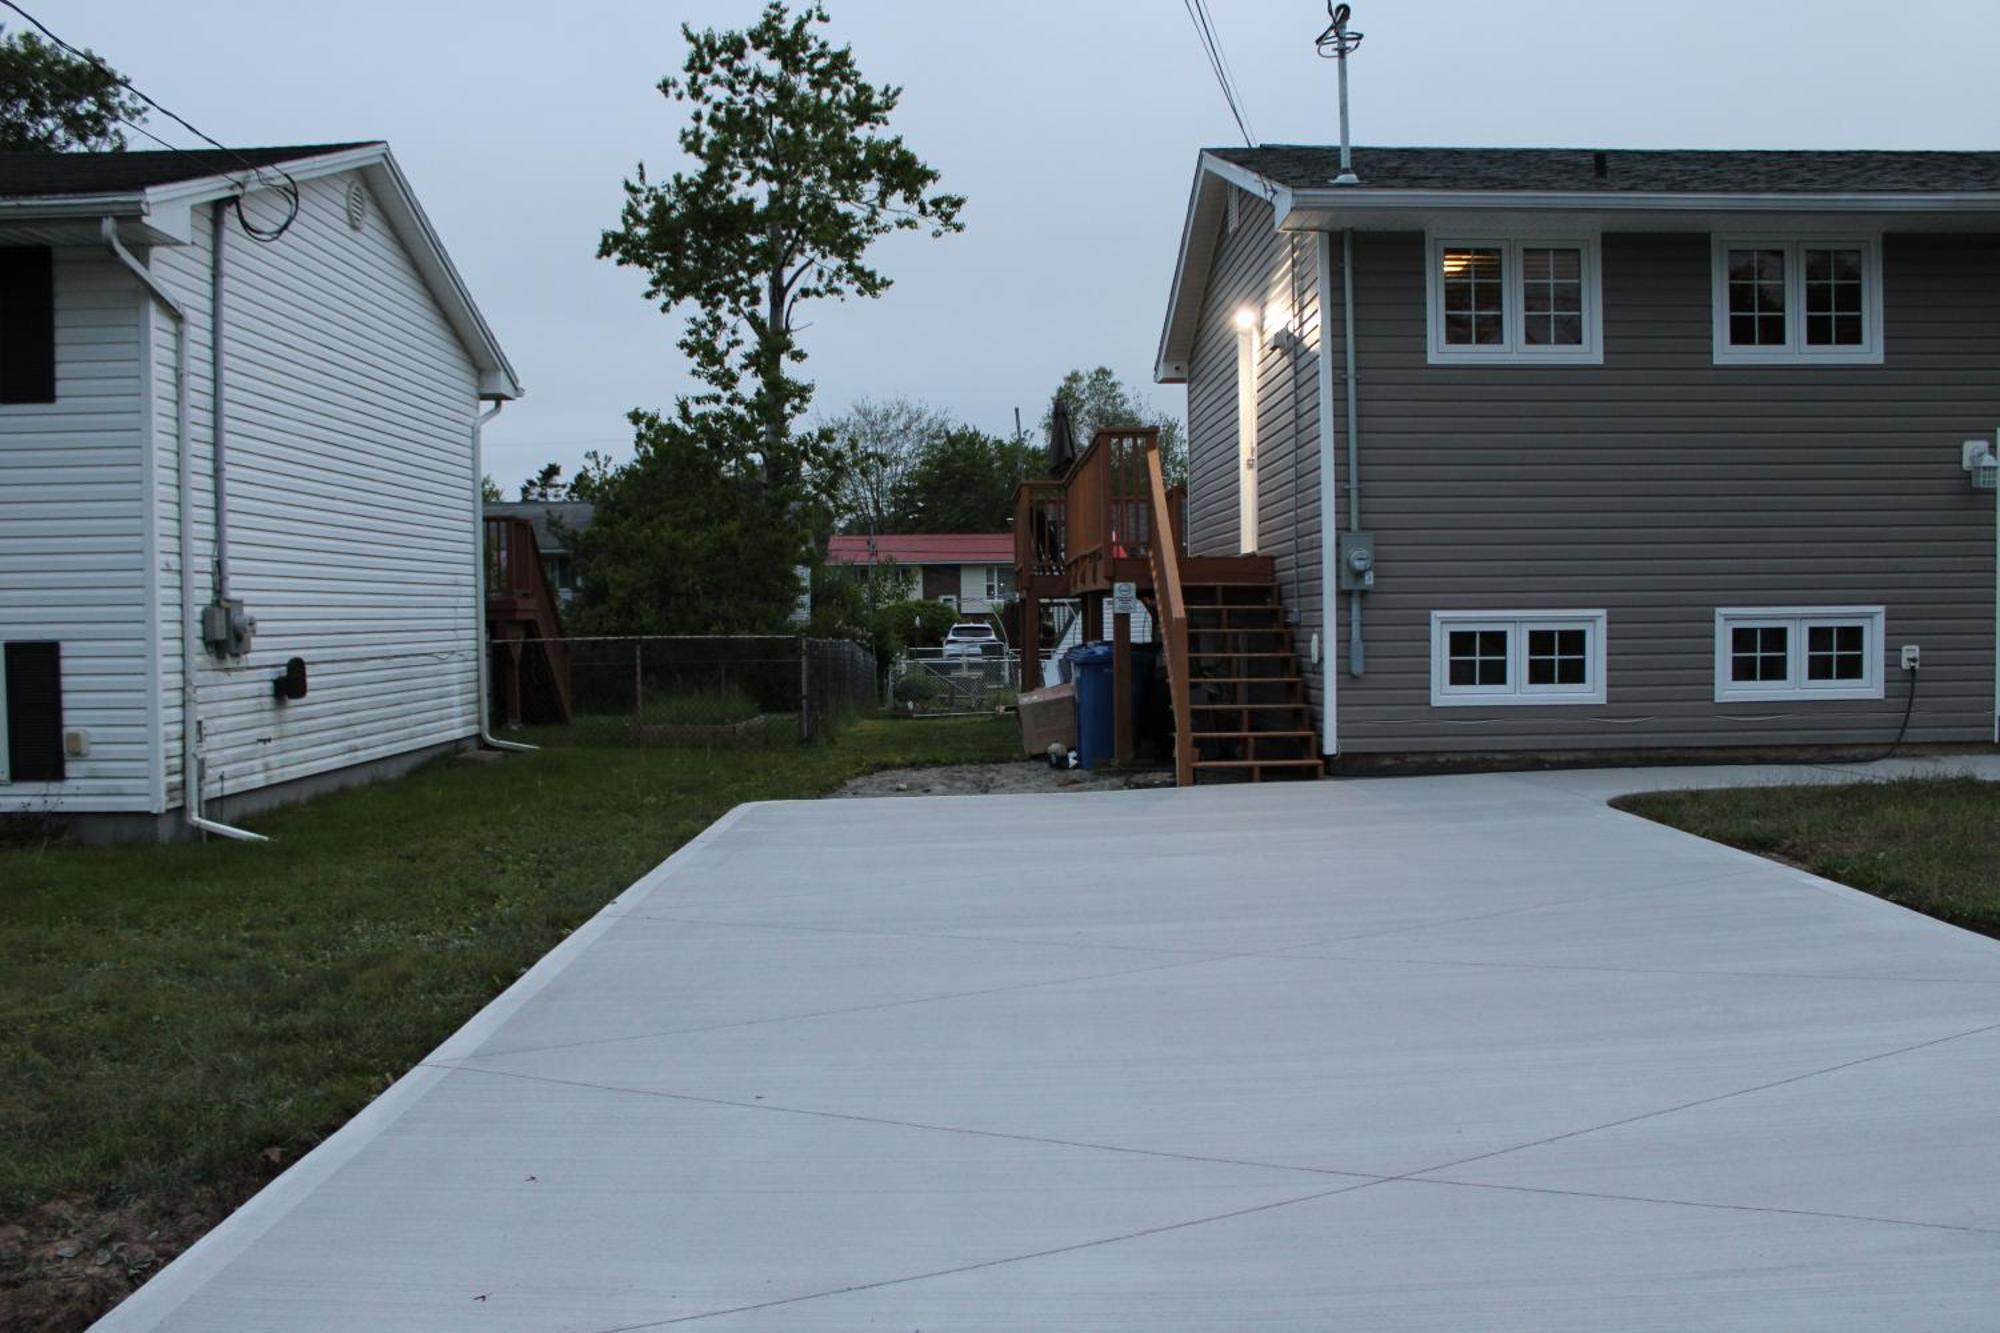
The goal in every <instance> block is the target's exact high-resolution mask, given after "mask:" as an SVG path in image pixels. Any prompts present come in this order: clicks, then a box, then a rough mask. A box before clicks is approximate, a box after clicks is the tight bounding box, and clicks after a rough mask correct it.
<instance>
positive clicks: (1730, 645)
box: [1715, 606, 1884, 703]
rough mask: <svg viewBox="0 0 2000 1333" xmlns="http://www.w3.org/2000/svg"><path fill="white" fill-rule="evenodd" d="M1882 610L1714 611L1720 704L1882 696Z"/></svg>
mask: <svg viewBox="0 0 2000 1333" xmlns="http://www.w3.org/2000/svg"><path fill="white" fill-rule="evenodd" d="M1883 621H1884V613H1883V609H1882V608H1881V607H1879V606H1803V607H1801V606H1779V607H1772V606H1733V607H1721V608H1719V609H1717V611H1716V613H1715V699H1716V702H1717V703H1735V702H1741V701H1744V700H1770V699H1880V698H1881V697H1882V693H1883V688H1882V687H1883V671H1882V651H1883V650H1882V644H1883Z"/></svg>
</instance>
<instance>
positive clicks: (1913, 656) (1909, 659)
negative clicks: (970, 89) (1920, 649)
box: [1903, 643, 1917, 671]
mask: <svg viewBox="0 0 2000 1333" xmlns="http://www.w3.org/2000/svg"><path fill="white" fill-rule="evenodd" d="M1916 669H1917V645H1916V644H1914V643H1906V644H1904V645H1903V670H1905V671H1915V670H1916Z"/></svg>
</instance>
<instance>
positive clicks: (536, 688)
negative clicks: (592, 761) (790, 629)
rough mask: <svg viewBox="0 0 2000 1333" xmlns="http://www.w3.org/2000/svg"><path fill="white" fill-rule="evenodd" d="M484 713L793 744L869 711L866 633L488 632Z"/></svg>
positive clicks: (645, 737) (636, 738)
mask: <svg viewBox="0 0 2000 1333" xmlns="http://www.w3.org/2000/svg"><path fill="white" fill-rule="evenodd" d="M492 654H493V662H492V668H493V669H492V671H491V673H490V679H491V682H492V686H493V700H492V715H493V718H494V720H495V721H496V722H500V723H503V724H506V725H520V724H523V723H525V724H529V725H550V724H567V725H568V726H569V727H571V728H573V729H574V730H575V732H576V734H577V735H578V738H579V739H589V740H593V741H603V742H618V741H622V742H625V743H629V744H634V745H647V746H663V747H676V746H678V747H695V748H712V747H717V746H730V745H771V744H798V743H801V742H810V741H815V740H820V739H823V738H824V737H826V736H827V735H828V734H830V732H831V731H832V730H833V729H834V728H836V727H838V726H839V724H840V722H841V721H842V720H843V719H845V718H847V717H850V716H852V715H854V714H857V713H864V712H873V711H874V710H875V708H876V707H877V702H876V674H875V655H874V653H873V652H872V651H870V649H869V648H868V647H867V645H865V644H860V643H853V642H850V641H848V640H845V639H814V638H805V637H801V636H798V635H775V634H774V635H702V636H680V635H647V636H636V635H634V636H617V637H589V638H565V639H531V638H516V639H496V640H494V641H493V642H492Z"/></svg>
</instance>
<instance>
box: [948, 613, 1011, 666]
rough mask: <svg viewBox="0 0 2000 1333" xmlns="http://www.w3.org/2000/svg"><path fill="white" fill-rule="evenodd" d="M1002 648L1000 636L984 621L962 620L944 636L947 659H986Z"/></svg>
mask: <svg viewBox="0 0 2000 1333" xmlns="http://www.w3.org/2000/svg"><path fill="white" fill-rule="evenodd" d="M999 646H1000V636H999V635H998V634H996V633H994V631H993V627H992V626H991V625H989V624H987V623H986V622H985V621H983V620H961V621H959V622H958V623H957V624H956V625H953V626H952V627H951V628H950V629H949V630H948V631H946V632H945V636H944V653H943V655H944V656H945V657H984V656H985V655H986V652H987V650H988V649H991V648H998V647H999Z"/></svg>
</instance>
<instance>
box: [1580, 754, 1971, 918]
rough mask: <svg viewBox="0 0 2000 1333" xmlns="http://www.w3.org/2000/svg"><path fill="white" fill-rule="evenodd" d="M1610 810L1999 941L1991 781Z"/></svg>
mask: <svg viewBox="0 0 2000 1333" xmlns="http://www.w3.org/2000/svg"><path fill="white" fill-rule="evenodd" d="M1613 804H1614V805H1616V806H1617V807H1618V808H1619V809H1621V810H1629V811H1631V812H1632V813H1634V814H1638V815H1644V816H1645V817H1646V818H1648V819H1653V820H1658V821H1659V822H1660V823H1662V824H1671V825H1672V826H1673V827H1675V828H1678V829H1686V830H1687V831H1688V832H1689V833H1698V834H1700V835H1701V836H1702V837H1704V838H1713V839H1714V840H1715V841H1717V842H1725V843H1728V844H1729V845H1730V846H1732V847H1741V848H1742V849H1744V850H1745V851H1750V852H1757V853H1760V854H1762V855H1765V856H1775V857H1780V858H1782V859H1784V860H1786V861H1789V862H1791V863H1792V864H1794V865H1798V866H1803V867H1804V868H1805V869H1807V870H1809V871H1811V872H1812V873H1813V874H1815V875H1823V876H1825V877H1826V878H1827V879H1832V880H1838V881H1840V882H1841V883H1842V884H1850V885H1852V886H1853V887H1855V888H1857V889H1864V890H1866V891H1867V892H1869V893H1872V894H1875V895H1876V896H1877V897H1881V898H1887V899H1888V900H1889V901H1890V902H1893V903H1900V904H1902V905H1903V906H1904V907H1908V908H1911V909H1913V910H1915V911H1918V912H1923V913H1925V914H1926V915H1929V916H1934V917H1937V918H1938V919H1939V920H1941V921H1949V922H1951V923H1952V924H1953V925H1955V926H1963V927H1965V928H1966V929H1967V930H1976V931H1979V932H1980V933H1981V934H1985V935H1992V936H1995V937H2000V820H1996V818H1995V816H1996V815H2000V786H1996V785H1994V784H1992V783H1987V782H1980V781H1977V780H1975V779H1972V778H1910V779H1906V780H1902V781H1897V782H1857V783H1853V784H1851V785H1848V786H1839V787H1734V788H1728V789H1725V790H1720V791H1682V792H1660V793H1655V794H1650V795H1644V796H1628V797H1625V798H1624V799H1622V800H1619V801H1615V802H1613Z"/></svg>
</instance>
